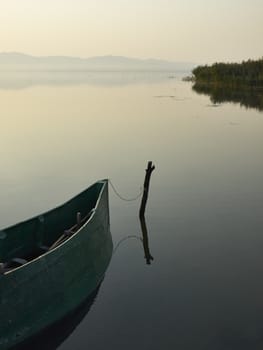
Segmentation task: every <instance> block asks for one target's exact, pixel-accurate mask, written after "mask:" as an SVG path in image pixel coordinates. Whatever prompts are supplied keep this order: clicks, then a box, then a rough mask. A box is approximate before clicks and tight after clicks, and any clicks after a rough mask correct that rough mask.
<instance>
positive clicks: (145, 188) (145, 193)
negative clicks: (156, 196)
mask: <svg viewBox="0 0 263 350" xmlns="http://www.w3.org/2000/svg"><path fill="white" fill-rule="evenodd" d="M154 169H155V166H154V165H152V162H148V166H147V169H146V174H145V179H144V184H143V196H142V201H141V207H140V212H139V216H140V218H143V217H144V214H145V208H146V203H147V199H148V192H149V186H150V180H151V175H152V172H153V171H154Z"/></svg>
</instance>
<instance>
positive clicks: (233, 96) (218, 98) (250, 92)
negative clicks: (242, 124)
mask: <svg viewBox="0 0 263 350" xmlns="http://www.w3.org/2000/svg"><path fill="white" fill-rule="evenodd" d="M192 89H193V91H195V92H197V93H198V94H202V95H208V96H210V99H211V102H212V103H214V104H218V103H224V102H232V103H239V104H240V106H243V107H245V108H255V109H257V110H258V111H263V88H261V89H260V88H249V87H246V88H244V87H240V86H235V87H231V86H227V85H226V86H223V85H216V84H201V83H196V84H194V85H193V87H192Z"/></svg>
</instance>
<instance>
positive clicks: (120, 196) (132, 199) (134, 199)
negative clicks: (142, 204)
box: [109, 179, 143, 202]
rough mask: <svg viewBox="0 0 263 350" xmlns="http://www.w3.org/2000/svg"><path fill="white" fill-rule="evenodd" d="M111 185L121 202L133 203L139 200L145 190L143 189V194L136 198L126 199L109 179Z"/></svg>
mask: <svg viewBox="0 0 263 350" xmlns="http://www.w3.org/2000/svg"><path fill="white" fill-rule="evenodd" d="M109 184H110V185H111V188H112V189H113V192H114V193H115V194H116V196H118V197H119V198H120V199H121V200H123V201H125V202H133V201H136V200H137V199H139V198H140V197H141V196H142V194H143V188H142V187H141V192H140V193H139V194H138V195H137V196H136V197H134V198H124V197H123V196H122V195H120V194H119V192H118V191H117V190H116V188H115V186H114V185H113V183H112V181H111V180H110V179H109Z"/></svg>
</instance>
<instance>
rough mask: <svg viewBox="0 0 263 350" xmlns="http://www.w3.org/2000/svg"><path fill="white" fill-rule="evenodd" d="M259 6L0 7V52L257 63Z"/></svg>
mask: <svg viewBox="0 0 263 350" xmlns="http://www.w3.org/2000/svg"><path fill="white" fill-rule="evenodd" d="M262 38H263V0H220V1H219V0H0V52H1V51H19V52H24V53H29V54H33V55H73V56H81V57H88V56H97V55H108V54H111V55H121V56H132V57H141V58H150V57H153V58H162V59H169V60H183V61H192V62H200V63H205V62H213V61H222V60H223V61H229V60H231V61H233V60H238V61H239V60H243V59H248V58H259V57H262V56H263V44H262Z"/></svg>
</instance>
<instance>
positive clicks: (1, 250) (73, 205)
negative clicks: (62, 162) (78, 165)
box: [0, 182, 104, 274]
mask: <svg viewBox="0 0 263 350" xmlns="http://www.w3.org/2000/svg"><path fill="white" fill-rule="evenodd" d="M103 184H104V183H103V182H97V183H95V184H94V185H93V186H91V187H89V188H88V189H87V190H85V191H83V192H82V193H80V194H79V195H78V196H76V197H74V198H73V199H71V200H69V201H68V202H66V203H65V204H63V205H61V206H59V207H57V208H55V209H53V210H51V211H49V212H47V213H45V214H42V215H39V216H36V217H34V218H32V219H29V220H27V221H24V222H21V223H19V224H16V225H14V226H12V227H8V228H6V229H4V230H2V231H0V273H2V274H4V273H6V272H9V271H11V270H13V269H15V268H17V267H19V266H22V265H24V264H26V263H28V262H30V261H32V260H33V259H36V258H37V257H39V256H41V255H43V254H45V253H47V252H49V251H51V250H53V249H55V248H56V247H58V246H59V245H61V244H62V243H64V242H65V241H66V240H67V239H69V237H71V236H72V235H73V234H74V233H75V232H77V231H78V230H79V229H80V228H81V226H83V225H84V224H85V223H86V222H87V221H88V219H89V218H90V217H91V215H92V213H93V211H94V209H95V206H96V203H97V200H98V197H99V194H100V192H101V189H102V187H103Z"/></svg>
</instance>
